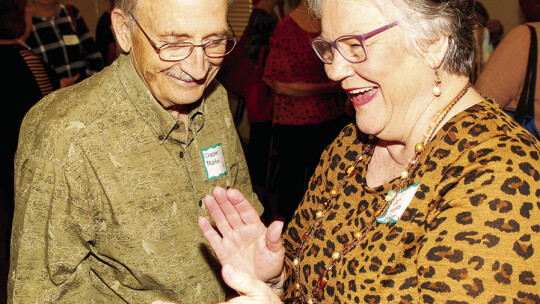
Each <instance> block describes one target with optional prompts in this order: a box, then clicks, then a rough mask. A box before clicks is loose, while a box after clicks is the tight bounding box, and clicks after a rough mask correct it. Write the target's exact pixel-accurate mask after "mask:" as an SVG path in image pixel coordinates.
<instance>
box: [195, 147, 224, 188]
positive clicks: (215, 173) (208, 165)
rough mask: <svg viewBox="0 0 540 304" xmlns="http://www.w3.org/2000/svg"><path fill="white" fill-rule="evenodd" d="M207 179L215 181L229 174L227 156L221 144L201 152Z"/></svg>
mask: <svg viewBox="0 0 540 304" xmlns="http://www.w3.org/2000/svg"><path fill="white" fill-rule="evenodd" d="M201 154H202V158H203V162H204V168H205V170H206V177H207V178H208V180H213V179H216V178H218V177H221V176H223V175H226V174H227V165H226V164H225V155H224V154H223V148H222V146H221V144H216V145H213V146H210V147H206V148H204V149H202V150H201Z"/></svg>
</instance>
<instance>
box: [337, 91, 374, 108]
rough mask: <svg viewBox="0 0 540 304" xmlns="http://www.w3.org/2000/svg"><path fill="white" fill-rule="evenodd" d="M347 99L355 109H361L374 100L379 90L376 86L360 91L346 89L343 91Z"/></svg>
mask: <svg viewBox="0 0 540 304" xmlns="http://www.w3.org/2000/svg"><path fill="white" fill-rule="evenodd" d="M345 91H346V92H347V95H348V96H349V99H350V100H351V101H352V103H353V105H354V106H355V107H361V106H363V105H365V104H367V103H369V102H370V101H372V100H373V98H375V96H376V95H377V93H378V92H379V88H378V87H376V86H373V87H366V88H360V89H347V90H345Z"/></svg>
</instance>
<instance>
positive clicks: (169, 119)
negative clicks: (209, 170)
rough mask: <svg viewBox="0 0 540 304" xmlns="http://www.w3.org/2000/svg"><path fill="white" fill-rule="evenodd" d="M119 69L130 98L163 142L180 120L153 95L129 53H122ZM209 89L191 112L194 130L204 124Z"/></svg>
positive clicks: (121, 81)
mask: <svg viewBox="0 0 540 304" xmlns="http://www.w3.org/2000/svg"><path fill="white" fill-rule="evenodd" d="M117 71H118V76H119V77H118V79H119V80H120V83H121V84H122V86H123V87H124V88H125V90H126V92H127V95H128V98H129V99H130V101H131V103H132V104H133V106H134V107H135V109H136V111H137V112H138V114H139V115H140V116H141V119H142V120H143V121H144V122H145V123H146V124H147V125H148V127H149V128H150V130H152V132H153V133H154V135H155V136H156V137H157V138H158V140H159V141H160V143H163V142H164V141H165V140H166V139H167V138H168V137H169V135H170V134H171V132H173V131H174V130H176V129H175V125H177V124H180V122H179V121H178V119H176V118H174V117H173V116H172V115H171V114H170V113H169V112H167V111H166V110H165V109H164V108H163V107H162V106H161V104H160V103H159V102H158V101H157V100H156V98H155V97H154V95H152V93H151V92H150V90H149V89H148V87H147V86H146V84H145V83H144V82H143V81H142V79H141V78H140V77H139V74H138V73H137V71H136V70H135V67H134V66H133V64H132V62H131V59H130V58H129V56H128V55H120V57H119V59H118V70H117ZM214 82H215V81H213V83H214ZM214 85H215V84H213V85H212V86H214ZM207 91H208V88H207V89H206V90H205V92H204V94H203V96H202V97H201V100H200V101H198V103H199V105H198V106H197V107H195V108H193V109H192V110H191V111H190V113H189V124H190V126H189V127H190V130H191V131H193V132H198V131H200V130H201V129H202V127H203V125H204V114H205V113H206V111H207V103H208V101H207V99H211V98H208V96H207ZM212 91H213V90H212ZM210 95H211V94H210ZM186 142H187V140H186Z"/></svg>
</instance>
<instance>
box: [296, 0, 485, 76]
mask: <svg viewBox="0 0 540 304" xmlns="http://www.w3.org/2000/svg"><path fill="white" fill-rule="evenodd" d="M370 1H371V2H372V3H373V5H374V6H375V7H377V8H378V9H379V11H380V12H381V13H382V14H383V16H384V17H385V18H387V19H388V21H389V22H393V21H397V22H398V23H399V26H400V27H401V28H403V32H404V33H405V35H404V41H403V43H404V47H405V49H406V50H409V51H410V52H411V54H413V55H414V54H416V55H420V54H422V53H424V52H425V50H427V47H428V46H429V45H430V44H431V43H432V42H434V41H436V40H437V39H438V38H439V37H440V35H447V36H448V37H449V41H448V43H449V45H448V51H447V53H446V56H445V57H444V60H443V63H442V68H443V69H444V70H445V71H447V72H449V73H452V74H460V75H465V76H468V75H470V73H471V69H472V65H473V61H474V58H475V56H476V43H477V42H476V40H475V38H474V29H475V27H476V19H475V14H474V8H473V4H474V0H370ZM322 2H323V0H307V4H308V6H309V8H310V10H311V11H312V12H313V13H314V14H315V15H316V16H318V17H319V18H320V17H321V13H322V12H321V10H322Z"/></svg>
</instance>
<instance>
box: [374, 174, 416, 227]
mask: <svg viewBox="0 0 540 304" xmlns="http://www.w3.org/2000/svg"><path fill="white" fill-rule="evenodd" d="M418 186H420V182H418V183H416V184H414V185H410V186H409V187H407V189H404V190H401V191H400V192H399V193H398V194H396V195H397V196H396V198H395V199H394V201H393V202H392V205H390V207H389V208H388V210H386V213H385V214H384V215H381V216H379V217H377V222H379V223H381V224H388V223H396V222H397V221H399V218H400V217H401V215H403V212H405V209H407V207H409V204H410V203H411V201H412V199H413V198H414V194H415V193H416V190H417V189H418Z"/></svg>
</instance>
